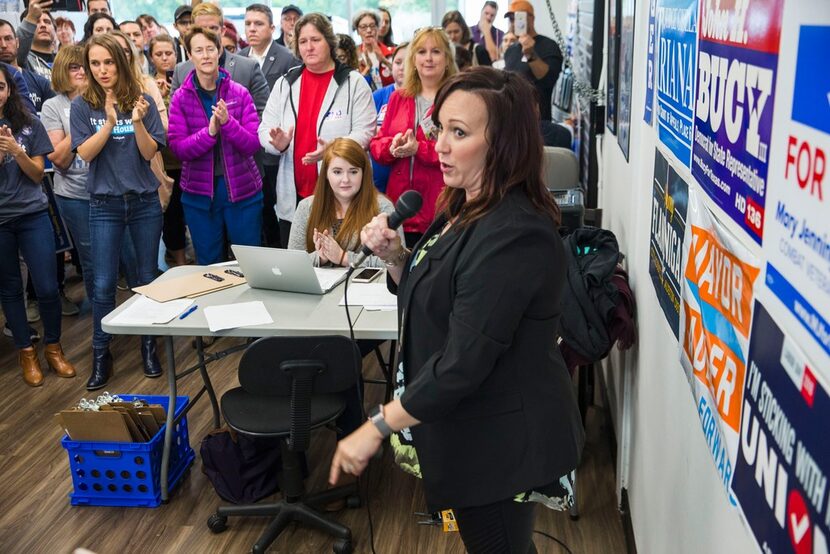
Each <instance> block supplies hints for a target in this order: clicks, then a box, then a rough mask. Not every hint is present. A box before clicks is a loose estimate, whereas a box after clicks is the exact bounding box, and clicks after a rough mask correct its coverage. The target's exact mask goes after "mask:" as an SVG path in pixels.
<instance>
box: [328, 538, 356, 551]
mask: <svg viewBox="0 0 830 554" xmlns="http://www.w3.org/2000/svg"><path fill="white" fill-rule="evenodd" d="M332 550H333V551H334V554H351V553H352V551H353V548H352V541H350V540H348V539H341V540H339V541H337V542H335V543H334V546H333V547H332Z"/></svg>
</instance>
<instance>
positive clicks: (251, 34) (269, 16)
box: [239, 4, 302, 247]
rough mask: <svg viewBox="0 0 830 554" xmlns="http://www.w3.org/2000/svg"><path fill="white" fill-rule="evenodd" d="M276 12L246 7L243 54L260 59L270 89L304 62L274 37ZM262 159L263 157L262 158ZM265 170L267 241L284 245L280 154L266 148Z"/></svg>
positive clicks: (264, 192) (260, 6) (263, 161)
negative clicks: (278, 189)
mask: <svg viewBox="0 0 830 554" xmlns="http://www.w3.org/2000/svg"><path fill="white" fill-rule="evenodd" d="M274 30H275V27H274V13H273V12H272V11H271V8H269V7H268V6H266V5H265V4H251V5H250V6H248V7H247V8H245V40H247V41H248V44H249V45H250V46H247V47H246V48H243V49H242V50H240V52H239V55H240V56H245V57H246V58H250V59H252V60H254V61H256V62H257V63H259V67H260V68H261V69H262V72H263V73H264V74H265V80H266V81H268V90H271V89H273V88H274V83H276V82H277V79H279V78H280V77H282V76H283V75H285V73H286V72H287V71H288V70H289V69H291V68H292V67H294V66H296V65H300V64H301V63H302V62H300V60H298V59H297V58H295V57H294V54H292V53H291V51H290V50H288V48H286V47H285V46H280V45H279V44H277V42H276V41H275V40H274ZM258 161H259V158H258ZM261 161H262V166H263V174H262V192H263V198H262V204H263V208H262V229H263V232H264V235H265V236H264V238H265V245H266V246H273V247H277V246H279V245H280V227H279V222H278V221H277V215H276V213H274V209H273V206H274V204H276V203H277V197H276V187H277V168H278V167H279V163H280V158H279V156H272V155H271V154H266V153H265V152H263V153H262V155H261Z"/></svg>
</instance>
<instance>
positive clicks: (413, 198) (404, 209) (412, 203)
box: [352, 190, 424, 268]
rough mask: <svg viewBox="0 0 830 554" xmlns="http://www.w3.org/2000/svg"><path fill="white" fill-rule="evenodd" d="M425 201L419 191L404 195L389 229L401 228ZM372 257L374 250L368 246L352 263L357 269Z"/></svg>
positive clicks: (397, 203) (398, 202)
mask: <svg viewBox="0 0 830 554" xmlns="http://www.w3.org/2000/svg"><path fill="white" fill-rule="evenodd" d="M423 203H424V199H423V198H421V194H420V193H419V192H418V191H417V190H408V191H406V192H405V193H403V194H402V195H401V196H400V198H398V201H397V202H396V203H395V211H394V212H392V215H390V216H389V223H388V225H389V228H390V229H392V230H393V231H394V230H395V229H397V228H398V227H400V226H401V223H403V222H404V220H405V219H409V218H410V217H412V216H413V215H415V214H416V213H418V211H419V210H420V209H421V204H423ZM371 255H372V250H371V249H370V248H369V247H368V246H364V247H363V248H361V250H360V252H359V253H358V255H357V257H356V258H355V259H354V261H353V262H352V267H353V268H355V267H357V266H359V265H360V264H362V263H363V261H364V260H365V259H366V258H367V257H368V256H371Z"/></svg>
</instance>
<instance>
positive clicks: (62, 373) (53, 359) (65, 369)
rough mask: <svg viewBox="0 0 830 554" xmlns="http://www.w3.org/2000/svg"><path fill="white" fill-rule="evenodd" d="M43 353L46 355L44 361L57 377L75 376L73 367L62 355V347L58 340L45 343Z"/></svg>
mask: <svg viewBox="0 0 830 554" xmlns="http://www.w3.org/2000/svg"><path fill="white" fill-rule="evenodd" d="M44 354H45V355H46V363H47V364H48V365H49V367H51V368H52V371H54V372H55V373H56V374H57V376H58V377H75V368H74V367H73V366H72V364H70V363H69V360H67V359H66V357H65V356H64V355H63V349H62V348H61V345H60V343H59V342H56V343H54V344H47V345H46V350H45V351H44Z"/></svg>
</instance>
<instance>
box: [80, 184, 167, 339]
mask: <svg viewBox="0 0 830 554" xmlns="http://www.w3.org/2000/svg"><path fill="white" fill-rule="evenodd" d="M161 225H162V214H161V204H160V203H159V197H158V194H156V193H155V192H148V193H144V194H126V195H124V196H105V195H92V196H91V197H90V199H89V230H90V235H91V237H92V261H93V263H94V264H95V278H94V281H93V290H92V322H93V334H92V346H93V348H106V347H107V346H108V345H109V343H110V339H111V336H110V335H109V333H105V332H104V331H103V330H102V329H101V320H102V319H103V318H104V316H106V315H107V314H108V313H110V312H111V311H112V310H113V309H114V308H115V285H116V282H117V280H118V260H119V258H120V253H121V249H122V244H123V242H124V236H125V233H126V232H127V231H129V234H130V238H131V239H132V242H133V247H134V249H135V267H131V268H129V271H131V272H134V273H135V275H136V276H137V277H136V279H137V283H136V285H137V286H140V285H146V284H147V283H149V282H150V281H152V280H153V279H155V278H156V273H157V270H156V265H157V264H156V259H157V258H158V247H159V237H160V236H161Z"/></svg>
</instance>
